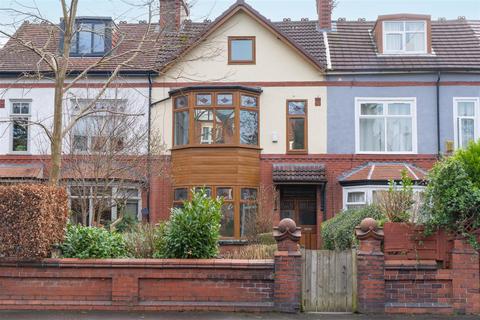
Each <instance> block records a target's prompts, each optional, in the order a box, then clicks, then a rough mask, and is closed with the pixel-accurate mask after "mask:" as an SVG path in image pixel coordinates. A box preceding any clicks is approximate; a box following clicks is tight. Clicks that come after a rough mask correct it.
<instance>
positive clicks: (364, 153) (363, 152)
mask: <svg viewBox="0 0 480 320" xmlns="http://www.w3.org/2000/svg"><path fill="white" fill-rule="evenodd" d="M355 154H361V155H369V154H371V155H417V154H418V152H416V151H409V152H400V151H399V152H395V151H393V152H390V151H388V152H387V151H385V152H381V151H379V152H374V151H372V152H370V151H356V152H355Z"/></svg>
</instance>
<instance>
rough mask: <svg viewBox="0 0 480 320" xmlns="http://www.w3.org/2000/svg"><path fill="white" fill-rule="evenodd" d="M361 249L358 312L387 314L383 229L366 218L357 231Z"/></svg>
mask: <svg viewBox="0 0 480 320" xmlns="http://www.w3.org/2000/svg"><path fill="white" fill-rule="evenodd" d="M355 234H356V236H357V239H359V241H360V248H359V250H358V253H357V272H358V278H357V286H358V301H357V306H358V311H359V312H361V313H383V312H385V257H384V255H383V252H382V246H381V245H382V240H383V229H382V228H378V223H377V221H375V220H374V219H371V218H366V219H364V220H363V221H362V222H361V223H360V226H359V227H357V228H356V229H355Z"/></svg>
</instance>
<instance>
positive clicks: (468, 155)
mask: <svg viewBox="0 0 480 320" xmlns="http://www.w3.org/2000/svg"><path fill="white" fill-rule="evenodd" d="M453 158H454V159H456V160H458V161H460V162H461V163H462V164H463V168H464V170H465V172H466V174H467V176H468V177H469V180H470V181H472V182H473V184H474V185H475V186H476V187H477V188H480V140H478V141H476V142H474V141H470V143H469V144H468V147H467V148H465V149H459V150H457V151H456V152H455V155H454V156H453Z"/></svg>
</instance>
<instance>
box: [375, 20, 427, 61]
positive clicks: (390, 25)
mask: <svg viewBox="0 0 480 320" xmlns="http://www.w3.org/2000/svg"><path fill="white" fill-rule="evenodd" d="M383 45H384V53H387V54H402V53H403V54H405V53H406V54H408V53H412V54H425V53H427V27H426V22H425V21H384V22H383Z"/></svg>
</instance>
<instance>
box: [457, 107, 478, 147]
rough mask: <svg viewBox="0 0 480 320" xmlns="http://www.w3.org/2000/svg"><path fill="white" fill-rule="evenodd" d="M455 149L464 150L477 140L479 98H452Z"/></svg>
mask: <svg viewBox="0 0 480 320" xmlns="http://www.w3.org/2000/svg"><path fill="white" fill-rule="evenodd" d="M453 106H454V136H455V147H456V148H465V147H467V146H468V144H469V143H470V141H476V140H478V138H479V130H480V129H479V123H478V121H479V116H480V114H479V110H478V108H479V98H454V99H453Z"/></svg>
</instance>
